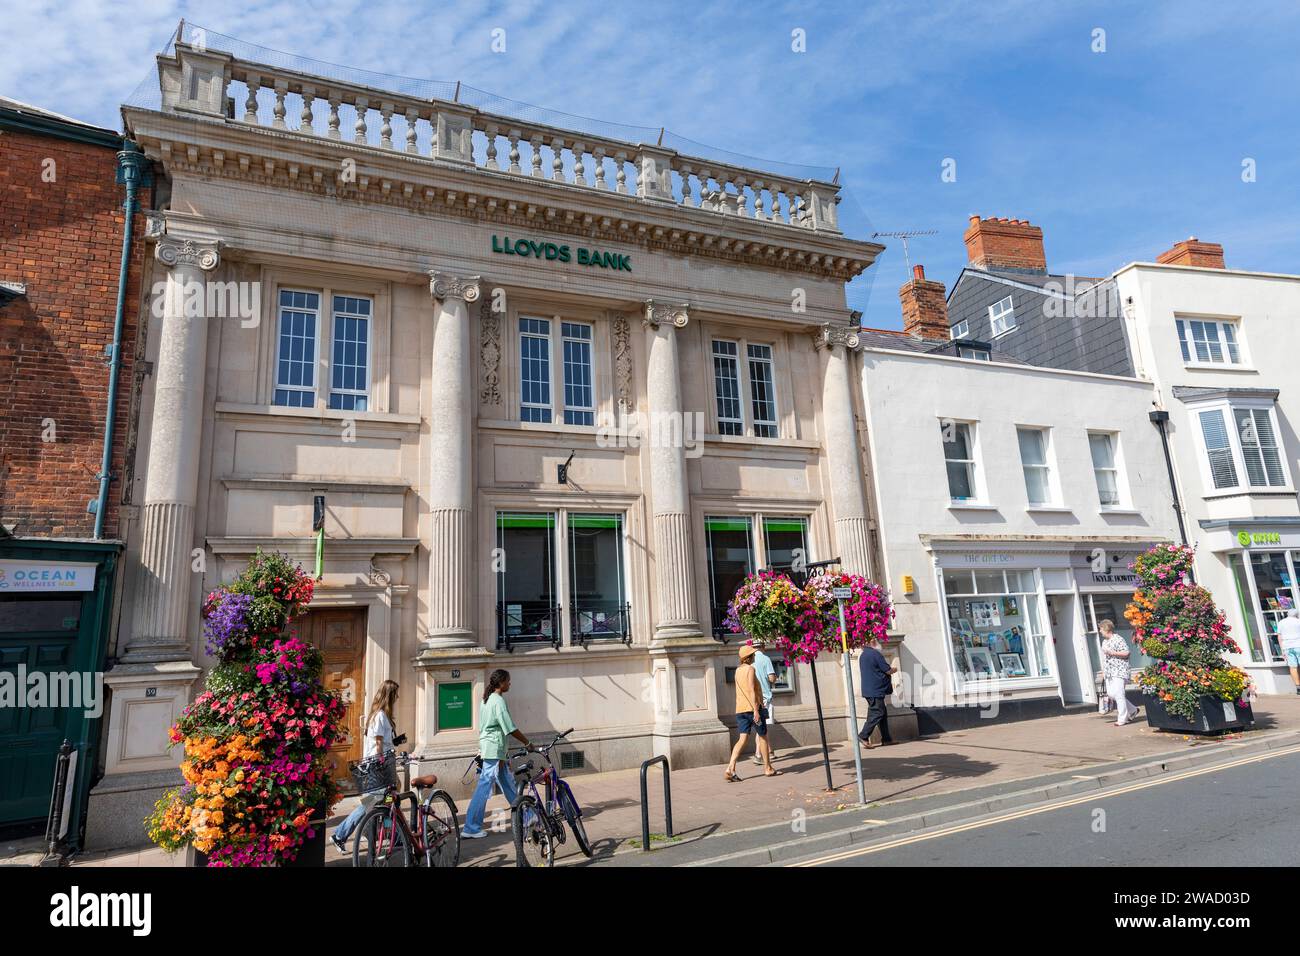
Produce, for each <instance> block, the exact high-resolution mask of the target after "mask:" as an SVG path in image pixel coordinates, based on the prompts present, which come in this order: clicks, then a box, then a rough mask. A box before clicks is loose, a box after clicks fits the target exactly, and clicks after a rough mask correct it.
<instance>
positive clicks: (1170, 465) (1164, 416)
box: [1151, 408, 1187, 547]
mask: <svg viewBox="0 0 1300 956" xmlns="http://www.w3.org/2000/svg"><path fill="white" fill-rule="evenodd" d="M1151 423H1152V424H1153V425H1155V426H1156V430H1157V431H1159V432H1160V444H1161V445H1162V446H1163V447H1164V450H1165V468H1166V469H1168V471H1169V491H1170V493H1171V494H1172V495H1173V496H1174V516H1175V517H1177V518H1178V537H1179V539H1180V540H1181V541H1182V543H1183V546H1184V547H1186V546H1187V527H1186V526H1185V525H1184V524H1183V503H1182V501H1181V500H1179V497H1178V482H1177V481H1175V480H1174V459H1173V457H1172V456H1171V455H1170V454H1169V432H1168V431H1166V428H1167V427H1168V425H1169V413H1168V412H1167V411H1165V410H1164V409H1162V408H1158V409H1156V410H1155V411H1153V412H1152V413H1151Z"/></svg>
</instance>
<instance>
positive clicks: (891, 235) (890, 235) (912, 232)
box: [871, 229, 939, 272]
mask: <svg viewBox="0 0 1300 956" xmlns="http://www.w3.org/2000/svg"><path fill="white" fill-rule="evenodd" d="M938 234H939V230H938V229H900V230H898V231H897V232H873V233H872V234H871V238H872V239H880V238H887V239H902V240H903V259H904V261H906V262H907V271H908V272H911V271H912V257H911V256H909V255H908V254H907V240H908V239H915V238H916V237H917V236H937V235H938Z"/></svg>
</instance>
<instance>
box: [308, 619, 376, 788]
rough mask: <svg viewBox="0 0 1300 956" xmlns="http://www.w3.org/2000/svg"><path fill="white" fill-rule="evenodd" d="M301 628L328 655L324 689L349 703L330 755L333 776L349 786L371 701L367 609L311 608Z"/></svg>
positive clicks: (359, 752)
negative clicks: (351, 765) (367, 677)
mask: <svg viewBox="0 0 1300 956" xmlns="http://www.w3.org/2000/svg"><path fill="white" fill-rule="evenodd" d="M299 627H300V632H301V634H302V638H303V640H305V641H308V642H309V643H311V644H314V645H315V646H316V647H319V648H320V650H321V655H322V656H323V657H324V658H325V669H324V673H323V678H324V682H325V689H326V690H333V691H338V692H339V693H340V694H342V695H343V700H344V702H345V703H346V704H347V710H346V712H345V714H344V717H343V731H344V734H343V736H342V737H341V738H340V739H339V741H338V742H337V743H336V744H334V746H332V747H331V748H330V757H331V758H332V759H333V761H334V771H333V773H334V778H335V779H336V780H338V781H339V783H341V784H342V785H343V786H344V787H345V788H349V787H350V785H351V782H352V777H351V775H350V774H349V773H348V763H349V761H352V760H360V759H361V726H360V722H361V715H362V713H363V711H364V708H365V707H366V706H367V703H368V701H366V700H365V690H366V682H365V654H366V609H365V608H363V607H341V608H322V609H320V610H316V611H308V612H307V616H306V617H304V618H303V620H302V624H301V625H299Z"/></svg>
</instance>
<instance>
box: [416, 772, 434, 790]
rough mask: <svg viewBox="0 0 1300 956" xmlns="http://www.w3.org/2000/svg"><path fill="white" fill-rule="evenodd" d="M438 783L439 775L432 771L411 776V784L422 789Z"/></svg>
mask: <svg viewBox="0 0 1300 956" xmlns="http://www.w3.org/2000/svg"><path fill="white" fill-rule="evenodd" d="M437 783H438V777H437V775H436V774H432V773H426V774H425V775H424V776H422V777H413V778H411V786H413V787H418V788H420V789H423V788H425V787H432V786H435V785H436V784H437Z"/></svg>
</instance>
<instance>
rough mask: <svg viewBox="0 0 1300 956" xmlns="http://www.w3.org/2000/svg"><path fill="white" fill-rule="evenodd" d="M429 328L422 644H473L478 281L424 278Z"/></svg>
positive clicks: (442, 275) (434, 274)
mask: <svg viewBox="0 0 1300 956" xmlns="http://www.w3.org/2000/svg"><path fill="white" fill-rule="evenodd" d="M429 291H430V292H431V293H432V295H433V299H434V307H435V313H436V315H435V320H434V321H435V324H434V331H433V374H432V376H431V379H430V381H431V382H432V392H433V405H432V410H431V412H430V416H431V417H430V430H429V431H430V435H429V452H430V461H431V462H432V474H431V475H430V482H429V512H430V519H431V525H432V533H431V535H430V538H429V633H428V635H427V636H426V638H425V646H426V647H429V648H436V647H475V646H477V645H478V639H477V637H476V636H475V632H474V624H473V609H472V607H471V598H470V594H471V588H470V584H471V575H472V573H473V570H474V568H475V567H476V565H475V563H474V527H473V525H474V487H473V457H472V449H471V435H470V426H471V421H472V416H473V401H474V377H473V371H474V368H475V364H474V360H473V357H472V356H471V354H470V325H469V307H468V303H470V302H475V301H477V300H478V297H479V277H478V276H455V275H451V274H449V273H446V272H436V271H434V272H430V273H429Z"/></svg>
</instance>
